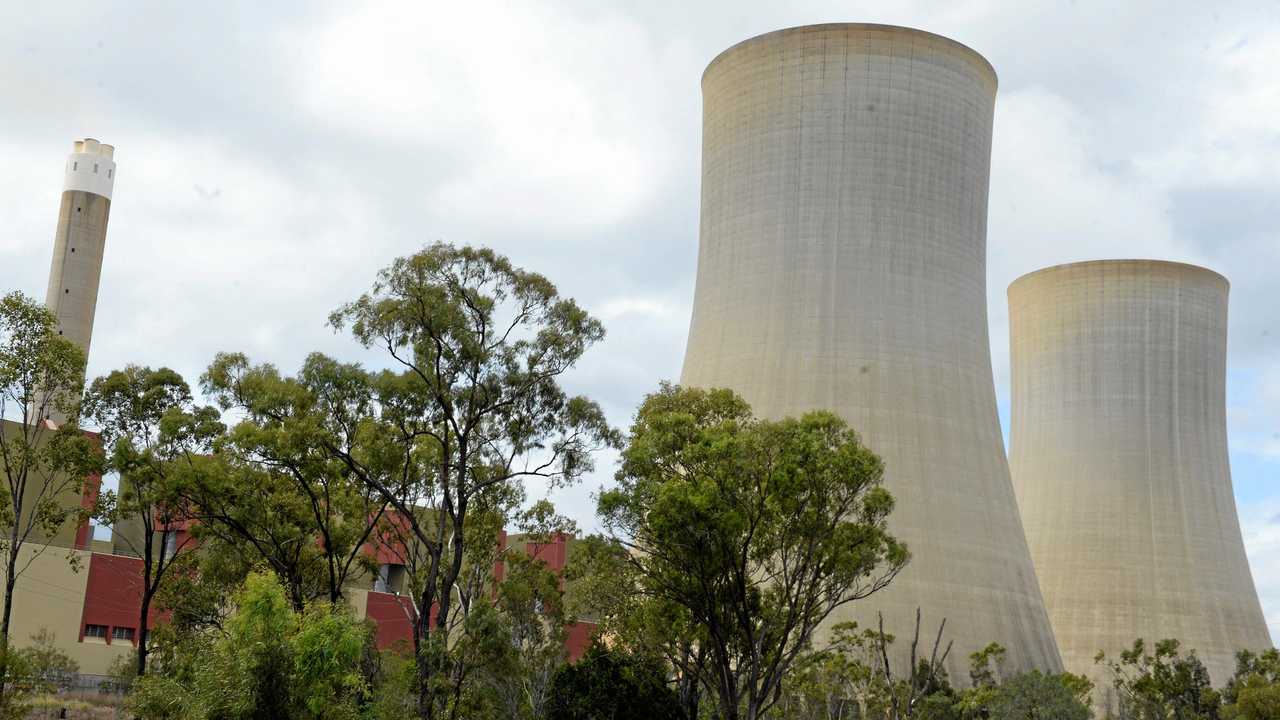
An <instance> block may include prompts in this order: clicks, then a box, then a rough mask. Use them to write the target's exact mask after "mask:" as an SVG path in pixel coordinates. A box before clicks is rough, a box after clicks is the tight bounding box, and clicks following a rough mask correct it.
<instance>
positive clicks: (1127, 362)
mask: <svg viewBox="0 0 1280 720" xmlns="http://www.w3.org/2000/svg"><path fill="white" fill-rule="evenodd" d="M1227 288H1228V284H1227V280H1226V279H1225V278H1223V277H1222V276H1221V275H1219V274H1217V273H1215V272H1212V271H1210V270H1205V269H1204V268H1199V267H1195V266H1192V265H1183V264H1179V263H1171V262H1157V261H1151V260H1104V261H1098V262H1084V263H1075V264H1071V265H1060V266H1057V267H1051V268H1048V269H1045V270H1040V271H1038V272H1033V273H1031V274H1030V275H1024V276H1023V277H1021V278H1019V279H1018V280H1017V281H1015V282H1014V283H1013V284H1012V285H1010V286H1009V323H1010V328H1009V330H1010V347H1011V351H1012V358H1011V362H1012V366H1013V368H1012V369H1013V416H1012V420H1013V422H1012V428H1011V435H1010V460H1011V464H1012V468H1013V479H1014V485H1015V487H1016V488H1017V493H1018V501H1019V504H1020V506H1021V508H1022V518H1023V521H1024V523H1025V526H1026V532H1027V540H1028V542H1029V544H1030V546H1031V554H1032V557H1033V558H1034V560H1035V563H1036V570H1037V572H1038V573H1039V577H1040V587H1041V588H1042V589H1043V591H1044V598H1045V603H1046V606H1047V608H1048V610H1049V617H1050V619H1051V620H1052V622H1053V629H1054V631H1055V633H1056V635H1057V639H1058V646H1059V648H1060V649H1061V650H1062V657H1063V662H1064V664H1065V665H1066V668H1067V670H1070V671H1072V672H1076V673H1084V674H1090V675H1094V676H1095V677H1097V673H1096V670H1095V665H1094V662H1093V659H1094V656H1095V655H1096V654H1097V652H1098V651H1099V650H1105V651H1107V653H1108V654H1110V655H1112V656H1113V657H1114V656H1115V654H1116V653H1117V652H1118V651H1120V650H1121V649H1124V648H1126V647H1129V646H1131V645H1132V643H1133V641H1134V639H1135V638H1144V639H1145V640H1146V641H1148V643H1150V642H1154V641H1156V640H1160V639H1163V638H1177V639H1179V640H1181V641H1182V642H1183V648H1184V649H1190V648H1194V649H1195V650H1196V652H1197V655H1198V656H1199V657H1200V658H1201V660H1203V661H1204V663H1205V665H1206V666H1207V667H1208V669H1209V671H1210V674H1211V676H1212V678H1213V680H1214V682H1215V683H1216V684H1219V685H1220V684H1223V683H1225V682H1226V681H1227V680H1228V679H1229V678H1230V677H1231V675H1232V674H1233V672H1234V667H1235V663H1234V661H1233V655H1234V653H1235V652H1236V651H1237V650H1242V649H1246V648H1248V649H1259V648H1266V647H1270V641H1269V639H1268V635H1267V625H1266V621H1265V620H1264V619H1263V615H1262V609H1261V607H1260V606H1259V604H1258V596H1257V593H1256V592H1255V591H1254V586H1253V578H1252V576H1251V575H1250V574H1249V564H1248V560H1247V559H1246V557H1245V552H1244V544H1243V542H1242V541H1241V538H1240V524H1239V522H1238V520H1237V519H1236V509H1235V499H1234V496H1233V495H1232V491H1231V472H1230V469H1229V467H1228V462H1227V425H1226V396H1225V393H1226V357H1227Z"/></svg>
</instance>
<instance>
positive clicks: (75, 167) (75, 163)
mask: <svg viewBox="0 0 1280 720" xmlns="http://www.w3.org/2000/svg"><path fill="white" fill-rule="evenodd" d="M71 169H72V170H78V169H80V163H79V162H73V163H71Z"/></svg>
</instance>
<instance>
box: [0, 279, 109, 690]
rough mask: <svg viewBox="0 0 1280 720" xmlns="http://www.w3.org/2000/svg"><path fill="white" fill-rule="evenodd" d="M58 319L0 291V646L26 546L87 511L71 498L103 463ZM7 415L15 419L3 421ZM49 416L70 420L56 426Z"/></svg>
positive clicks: (5, 658) (2, 670)
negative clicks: (82, 411) (83, 419)
mask: <svg viewBox="0 0 1280 720" xmlns="http://www.w3.org/2000/svg"><path fill="white" fill-rule="evenodd" d="M57 325H58V323H57V318H55V317H54V315H53V313H51V312H49V310H48V309H46V308H45V307H44V306H43V305H41V304H40V303H38V302H36V301H35V300H33V299H31V298H28V297H26V296H25V295H23V294H21V293H17V292H13V293H9V294H8V295H5V296H4V297H3V298H0V476H2V477H0V480H3V483H0V560H2V561H3V564H4V566H3V568H0V575H3V576H4V596H3V607H2V608H0V648H4V647H7V646H8V644H9V632H10V624H11V620H12V615H13V592H14V588H15V587H16V585H17V582H18V580H19V579H20V576H21V575H22V573H23V571H25V570H26V569H27V568H28V567H29V566H30V564H31V563H30V560H29V559H25V560H23V561H22V562H19V557H20V555H21V554H22V551H23V547H24V546H25V545H27V543H28V541H32V542H33V544H34V543H41V542H44V541H45V540H46V539H47V538H51V537H53V536H54V535H56V534H57V533H58V532H59V531H60V530H61V529H62V528H63V527H65V526H66V525H68V524H71V523H75V522H78V521H82V520H86V519H87V518H88V512H87V511H85V510H84V509H83V508H81V507H80V505H79V503H77V502H68V498H79V497H80V496H82V495H83V493H84V480H85V478H86V477H87V476H88V475H89V474H90V473H92V472H95V471H97V470H100V469H101V466H102V463H101V453H100V452H99V451H98V448H97V446H96V444H95V443H94V442H93V441H91V440H90V439H89V438H88V437H87V436H86V435H85V434H84V433H82V432H81V431H80V430H79V428H78V427H77V423H76V418H77V417H78V415H79V402H80V391H81V389H82V388H83V385H84V362H85V360H84V353H83V352H81V351H80V349H79V348H78V347H76V346H75V344H74V343H72V342H70V341H68V340H66V339H64V338H63V337H61V335H60V334H58V332H57ZM6 417H9V418H12V419H17V420H20V422H16V423H7V422H4V421H3V420H2V419H3V418H6ZM47 418H53V419H55V420H58V421H61V420H62V419H63V418H66V419H67V420H68V421H67V422H61V424H60V425H58V426H57V427H56V429H55V428H54V426H53V425H51V424H50V423H46V422H44V421H45V420H46V419H47ZM46 547H47V546H43V545H42V546H39V549H37V550H36V551H35V554H38V553H39V552H43V550H44V549H45V548H46ZM73 557H74V555H70V556H69V559H71V558H73ZM73 567H74V566H73ZM13 657H14V655H13V654H12V653H0V706H5V707H10V706H14V705H12V703H9V700H8V698H7V694H8V692H9V686H10V685H12V684H13V683H12V682H10V681H11V680H12V678H11V677H10V674H9V669H10V665H9V663H10V660H12V659H13ZM14 707H16V706H14Z"/></svg>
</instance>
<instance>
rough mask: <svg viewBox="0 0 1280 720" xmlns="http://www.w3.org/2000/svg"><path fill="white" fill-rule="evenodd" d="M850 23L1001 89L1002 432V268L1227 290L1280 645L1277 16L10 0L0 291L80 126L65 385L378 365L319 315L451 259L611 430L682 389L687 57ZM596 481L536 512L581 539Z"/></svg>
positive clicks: (690, 98) (956, 3)
mask: <svg viewBox="0 0 1280 720" xmlns="http://www.w3.org/2000/svg"><path fill="white" fill-rule="evenodd" d="M9 2H11V3H12V2H14V0H9ZM843 21H853V22H880V23H890V24H898V25H909V26H913V27H919V28H922V29H925V30H929V31H932V32H936V33H939V34H942V35H946V36H948V37H951V38H954V39H956V40H959V41H961V42H963V43H965V44H967V45H969V46H970V47H972V48H974V49H976V50H977V51H978V52H980V53H982V54H983V55H984V56H986V57H987V58H988V59H989V60H990V61H991V63H992V64H993V65H994V66H995V68H996V70H997V72H998V74H999V77H1000V89H999V94H998V96H997V100H996V115H995V136H994V143H993V158H992V170H991V195H990V207H989V215H990V219H989V228H988V279H987V280H988V297H989V299H988V305H989V308H988V310H989V314H990V319H991V341H992V357H993V361H994V368H995V378H994V379H995V384H996V391H997V395H998V398H999V403H1000V410H1001V414H1002V417H1001V421H1002V423H1003V424H1004V425H1005V426H1006V427H1007V424H1008V409H1009V404H1008V395H1009V365H1008V323H1007V310H1006V302H1005V289H1006V288H1007V286H1008V284H1009V283H1010V282H1011V281H1012V280H1014V279H1015V278H1016V277H1018V276H1019V275H1021V274H1023V273H1026V272H1029V271H1031V270H1035V269H1037V268H1040V267H1044V266H1047V265H1053V264H1057V263H1063V262H1071V261H1077V260H1086V259H1094V258H1114V257H1150V258H1162V259H1169V260H1180V261H1186V262H1192V263H1197V264H1202V265H1206V266H1208V267H1211V268H1213V269H1215V270H1218V271H1219V272H1222V273H1223V274H1225V275H1226V276H1227V277H1228V278H1230V280H1231V282H1232V289H1231V311H1230V328H1229V333H1230V347H1229V356H1228V362H1229V376H1228V417H1229V433H1230V443H1231V462H1232V470H1233V475H1234V481H1235V490H1236V497H1237V503H1238V506H1239V512H1240V519H1241V523H1242V526H1243V532H1244V536H1245V543H1246V546H1247V549H1248V552H1249V557H1250V561H1251V565H1252V568H1253V572H1254V578H1255V581H1256V583H1257V585H1258V590H1259V593H1260V595H1261V597H1262V601H1263V605H1264V610H1265V612H1266V613H1267V618H1268V622H1269V623H1270V627H1271V631H1272V634H1273V637H1280V485H1278V484H1277V479H1278V478H1280V352H1278V351H1280V285H1277V280H1276V278H1275V270H1276V268H1277V266H1278V265H1277V263H1278V261H1280V213H1278V212H1277V209H1278V208H1280V163H1278V162H1277V161H1276V158H1277V157H1278V154H1277V153H1280V121H1278V120H1277V118H1280V76H1277V75H1276V72H1275V68H1277V67H1280V7H1278V6H1277V4H1276V3H1275V2H1274V0H1269V1H1267V2H1213V3H1205V2H1200V1H1198V0H1197V1H1195V2H1191V1H1185V0H1176V1H1172V2H1171V1H1170V0H1164V1H1162V2H1154V1H1147V0H1132V1H1130V2H1125V3H1112V2H1094V1H1092V0H1071V1H1067V0H1063V1H1061V2H1035V1H1026V2H1021V1H1020V2H994V1H991V0H973V1H967V0H947V1H944V2H918V1H914V0H906V1H896V0H895V1H894V2H889V1H887V0H882V1H881V2H858V1H849V0H843V1H841V2H825V1H817V0H790V1H789V2H785V3H778V2H764V1H758V0H732V1H727V0H726V1H721V0H716V1H715V2H702V3H692V2H688V1H685V2H669V1H667V0H645V1H643V2H640V1H637V2H617V1H610V0H593V1H591V2H562V3H553V2H547V1H543V2H536V1H534V2H525V1H521V0H513V1H512V2H502V3H491V2H482V1H479V0H472V1H471V2H467V3H440V2H430V3H423V2H416V3H409V2H405V3H391V2H388V3H360V4H355V3H336V2H335V3H329V2H321V1H318V0H311V1H308V2H275V3H259V2H235V1H228V2H223V3H202V4H191V3H179V4H173V3H166V2H143V1H141V0H138V1H130V2H108V1H104V0H96V1H95V2H92V3H81V2H59V3H26V4H24V5H23V6H22V12H21V13H11V14H10V16H9V17H8V18H6V21H5V22H4V23H2V24H0V98H3V100H0V217H3V218H4V220H5V231H4V232H3V233H0V291H3V292H7V291H9V290H12V289H18V290H22V291H24V292H26V293H28V294H30V295H33V296H35V297H37V298H43V297H44V290H45V285H46V283H47V279H48V268H49V262H50V256H51V249H52V240H53V232H54V228H55V225H56V217H57V210H58V203H59V195H60V192H61V185H62V172H63V161H64V159H65V156H66V154H67V153H68V152H69V151H70V149H71V142H72V140H74V139H76V138H80V137H86V136H89V137H95V138H98V139H100V140H101V141H103V142H106V143H111V144H114V145H115V146H116V148H117V151H116V161H117V162H118V169H117V182H116V185H115V193H114V199H113V204H112V210H111V222H110V230H109V232H108V240H107V253H106V260H105V263H104V267H103V275H102V287H101V291H100V293H99V299H98V308H97V320H96V326H95V331H94V341H93V347H92V352H91V355H90V363H89V374H90V375H91V376H96V375H98V374H103V373H106V372H108V371H110V370H111V369H114V368H118V367H121V366H123V365H125V364H127V363H139V364H146V365H151V366H169V367H172V368H174V369H176V370H178V371H179V372H181V373H183V374H184V375H185V376H186V377H187V378H188V379H189V380H191V381H193V382H194V381H195V380H196V378H198V376H199V374H200V373H201V372H202V370H203V369H204V368H205V367H206V366H207V364H208V362H209V361H210V360H211V359H212V357H213V355H214V353H216V352H219V351H226V350H236V351H243V352H246V353H248V354H249V355H250V356H251V357H252V358H253V359H254V360H256V361H262V362H271V363H274V364H276V365H278V366H279V367H281V368H282V369H284V370H286V371H289V370H293V369H296V368H297V367H298V366H299V365H300V363H301V361H302V359H303V358H304V357H305V356H306V354H307V353H309V352H311V351H315V350H319V351H323V352H327V353H330V354H333V355H336V356H338V357H341V358H344V359H365V360H373V361H375V362H376V360H374V359H373V358H371V357H370V356H368V355H367V354H365V353H363V352H362V351H361V350H360V349H359V348H358V347H357V346H356V345H355V343H354V342H353V341H352V340H351V339H349V338H348V337H346V336H343V335H339V334H335V333H334V332H332V331H331V330H330V329H329V328H327V327H326V326H325V318H326V316H327V315H328V313H329V312H330V311H331V310H333V309H334V308H336V307H337V306H338V305H340V304H342V303H343V302H346V301H348V300H351V299H354V298H355V297H356V296H358V295H359V294H360V293H361V292H362V291H363V290H365V289H367V288H368V287H369V285H370V284H371V282H372V280H373V278H374V275H375V273H376V272H377V270H378V269H379V268H381V267H383V266H385V265H387V264H388V263H389V262H390V261H391V260H392V259H393V258H394V257H397V256H401V255H406V254H409V253H412V252H414V251H415V250H417V249H419V248H421V247H422V246H423V245H424V244H427V243H431V242H434V241H437V240H444V241H448V242H451V243H456V244H475V245H486V246H490V247H493V248H495V249H496V250H498V251H499V252H501V253H503V254H505V255H507V256H509V257H510V258H511V259H512V260H513V261H514V262H515V263H516V264H517V265H519V266H522V267H525V268H527V269H531V270H536V271H538V272H542V273H544V274H545V275H547V276H548V277H549V278H550V279H551V280H552V281H554V282H555V283H556V284H557V285H558V286H559V288H560V289H561V291H562V292H564V293H565V294H567V295H570V296H572V297H574V298H576V299H577V300H578V302H579V303H580V304H582V305H583V306H585V307H586V308H587V309H588V310H589V311H590V312H592V313H593V314H595V315H596V316H597V317H599V318H601V319H602V320H603V322H604V323H605V326H606V328H607V330H608V333H609V334H608V337H607V338H606V339H605V341H604V342H602V343H601V344H600V345H598V346H596V347H595V348H593V349H592V350H591V351H590V352H589V353H588V354H587V356H586V357H585V358H584V360H583V361H582V363H581V364H580V365H579V367H578V368H576V369H575V370H574V371H573V373H572V374H571V375H570V376H569V377H568V378H567V380H566V383H567V384H568V385H569V386H570V387H571V389H573V390H574V391H577V392H584V393H587V394H589V395H590V396H591V397H593V398H594V399H596V400H597V401H599V402H600V403H601V404H602V405H603V406H604V407H605V409H606V410H607V412H608V413H609V416H610V418H611V419H612V420H613V422H615V423H616V424H617V425H619V426H625V425H626V424H627V423H628V421H629V419H630V417H631V413H632V411H633V410H634V408H635V407H636V405H637V404H638V403H639V402H640V400H641V399H642V398H643V396H644V394H645V393H646V392H649V391H651V390H653V389H655V388H656V387H657V385H658V382H659V381H660V380H663V379H669V380H676V379H678V376H679V371H680V363H681V360H682V356H683V352H684V343H685V338H686V335H687V332H688V323H689V315H690V303H691V301H692V297H693V280H694V272H695V269H696V268H695V262H696V251H697V239H698V192H699V158H700V143H701V128H700V121H701V116H700V113H701V99H700V95H699V78H700V75H701V73H702V70H703V68H704V67H705V66H706V64H707V63H708V62H709V61H710V60H711V58H712V57H714V56H715V55H716V54H717V53H718V52H720V51H721V50H723V49H724V48H726V47H728V46H730V45H732V44H733V43H735V42H738V41H740V40H743V39H745V38H748V37H751V36H753V35H757V34H759V33H762V32H767V31H770V30H775V29H778V28H783V27H789V26H794V25H804V24H810V23H818V22H843ZM613 461H614V460H613V458H612V457H610V456H603V457H601V458H599V459H598V461H597V462H598V466H599V469H598V472H597V473H596V474H595V475H593V476H592V477H591V478H588V479H587V481H585V482H584V483H582V484H581V485H579V486H577V487H574V488H570V489H568V490H563V491H558V492H557V493H555V495H554V496H553V499H554V500H555V501H556V502H557V504H558V505H559V506H560V508H561V510H562V511H564V512H566V513H568V514H570V515H572V516H573V517H575V518H577V519H578V521H579V524H580V525H581V526H582V527H584V528H586V529H591V528H593V527H594V524H595V523H594V520H593V507H594V503H593V501H592V499H591V496H592V493H594V492H595V491H597V490H598V489H599V487H600V486H601V485H602V484H604V483H607V482H608V481H609V478H610V477H611V474H612V469H613ZM535 494H536V489H535Z"/></svg>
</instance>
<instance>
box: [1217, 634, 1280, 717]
mask: <svg viewBox="0 0 1280 720" xmlns="http://www.w3.org/2000/svg"><path fill="white" fill-rule="evenodd" d="M1222 696H1223V702H1224V703H1225V705H1224V706H1223V708H1222V718H1223V720H1274V718H1280V651H1278V650H1276V649H1275V648H1271V649H1268V650H1265V651H1263V652H1262V653H1253V652H1250V651H1248V650H1242V651H1240V653H1239V654H1237V655H1236V674H1235V676H1234V677H1232V678H1231V681H1230V682H1228V683H1227V687H1226V690H1224V691H1223V694H1222Z"/></svg>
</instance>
